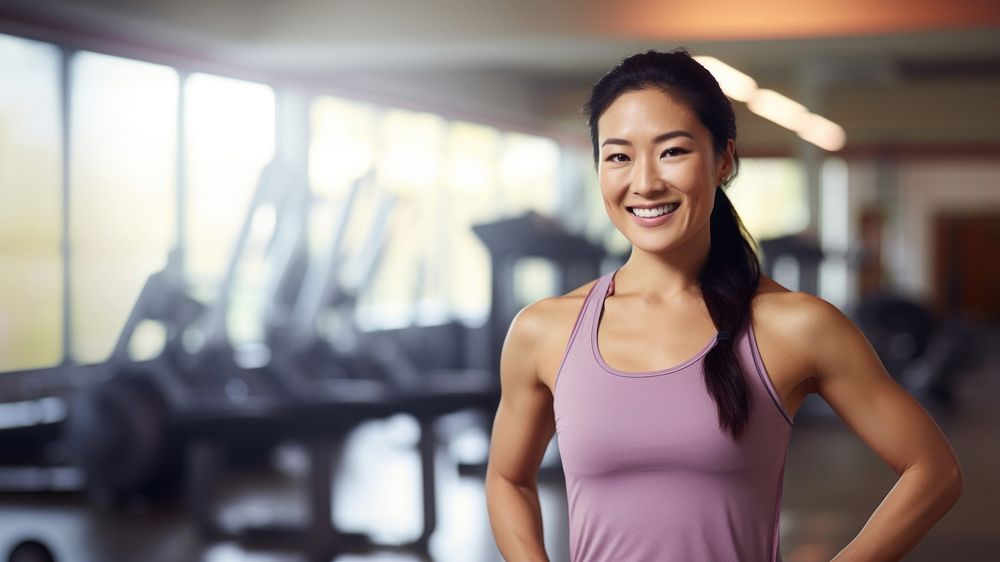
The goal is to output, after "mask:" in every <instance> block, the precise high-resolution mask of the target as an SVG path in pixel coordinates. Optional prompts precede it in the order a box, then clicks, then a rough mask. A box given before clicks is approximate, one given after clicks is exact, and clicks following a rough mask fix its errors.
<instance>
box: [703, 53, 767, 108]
mask: <svg viewBox="0 0 1000 562" xmlns="http://www.w3.org/2000/svg"><path fill="white" fill-rule="evenodd" d="M694 60H696V61H698V62H699V63H700V64H701V65H702V66H704V67H705V68H706V69H708V71H709V72H711V73H712V76H714V77H715V80H716V81H717V82H718V83H719V87H721V88H722V91H723V92H725V94H726V95H727V96H729V97H730V98H732V99H734V100H736V101H742V102H746V101H747V100H749V99H750V98H751V97H753V94H754V92H756V91H757V82H756V81H755V80H754V79H753V78H750V77H749V76H747V75H746V74H744V73H742V72H740V71H739V70H736V69H735V68H733V67H731V66H729V65H728V64H726V63H724V62H722V61H721V60H719V59H717V58H715V57H701V56H699V57H694Z"/></svg>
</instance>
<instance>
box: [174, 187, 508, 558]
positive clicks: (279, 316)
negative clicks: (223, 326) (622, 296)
mask: <svg viewBox="0 0 1000 562" xmlns="http://www.w3.org/2000/svg"><path fill="white" fill-rule="evenodd" d="M365 181H366V180H362V181H361V182H359V183H358V184H355V187H354V188H353V189H352V191H351V193H350V195H349V196H348V198H347V202H346V203H345V204H344V205H343V206H342V207H341V215H340V218H339V219H338V220H337V221H336V223H335V228H336V230H335V233H334V235H333V237H332V242H331V244H330V245H329V246H328V247H327V252H326V253H325V254H324V255H323V257H322V259H320V260H317V261H312V262H309V263H308V266H307V267H306V268H305V273H304V276H303V279H302V289H301V290H300V291H299V292H298V294H297V298H296V299H294V301H293V302H289V300H287V299H286V300H284V301H282V302H278V301H277V300H276V299H275V296H276V294H275V293H272V297H271V302H270V306H269V307H268V310H269V314H268V316H267V318H266V326H267V337H266V341H267V345H268V348H269V351H270V353H269V356H270V360H269V362H268V365H267V367H266V368H267V370H268V372H269V373H270V375H271V376H272V377H273V378H274V380H276V381H278V384H280V385H281V386H282V387H283V388H284V389H285V390H287V391H288V392H289V393H290V395H291V396H292V397H293V398H292V401H291V402H290V404H291V406H290V407H289V409H288V410H287V411H285V412H284V413H282V414H281V420H280V422H279V421H276V422H275V423H280V426H281V429H280V431H281V433H282V434H283V435H284V436H285V437H288V438H293V439H296V440H299V441H301V442H303V443H304V444H305V445H306V450H307V451H308V453H309V457H310V460H311V463H310V464H311V470H310V478H309V481H308V497H309V498H310V506H309V511H310V514H311V518H310V523H309V525H308V526H306V527H304V528H303V527H294V526H288V525H280V524H278V525H269V526H266V527H257V528H243V529H235V530H232V529H231V530H226V529H223V528H222V526H221V525H219V524H218V523H217V522H216V521H215V518H214V516H213V514H212V509H211V498H212V493H211V491H212V489H213V488H214V487H215V482H216V481H217V479H218V476H219V475H218V473H219V467H220V462H219V461H220V456H221V455H220V454H219V451H218V449H219V447H218V443H217V442H216V441H217V439H216V436H215V435H214V434H208V435H206V434H205V433H199V434H198V435H197V436H192V443H193V450H192V452H191V454H190V455H189V458H190V459H191V462H192V463H193V464H192V470H191V473H192V475H193V476H194V477H193V478H192V480H191V487H190V489H189V497H190V498H191V500H192V501H191V506H192V509H193V511H194V517H195V520H196V521H198V522H199V526H200V528H201V529H202V531H203V533H204V534H206V535H208V536H224V537H228V538H237V539H243V540H255V539H260V538H262V537H263V538H266V539H268V540H269V541H270V542H278V543H284V544H289V543H292V544H296V543H297V544H306V545H308V550H309V551H310V553H311V554H312V555H313V556H314V557H316V558H317V559H329V557H330V556H332V555H334V554H336V553H344V552H368V551H371V550H375V549H385V548H391V549H396V550H400V549H402V550H409V551H415V552H417V553H423V554H426V552H427V548H428V544H429V539H430V536H431V534H432V533H433V531H434V528H435V525H436V506H437V502H436V488H435V481H434V474H435V455H434V453H435V450H436V439H435V435H434V422H435V420H436V419H438V418H439V417H441V416H443V415H446V414H448V413H451V412H455V411H459V410H463V409H468V408H485V409H489V408H495V404H494V402H493V398H494V396H495V395H496V390H495V385H496V380H495V378H494V377H492V376H491V375H490V374H489V373H487V372H485V371H460V372H455V371H445V370H438V371H434V372H426V371H422V370H420V369H418V368H417V367H415V366H414V365H413V364H412V362H411V361H409V359H408V358H407V357H406V354H405V353H404V352H403V351H402V350H401V348H400V347H399V346H398V345H396V343H395V342H394V340H393V339H392V338H387V337H381V336H379V335H378V334H361V333H359V332H358V331H357V330H356V329H355V328H354V326H353V325H352V318H353V309H354V306H355V303H356V301H357V298H358V296H359V292H360V290H361V289H362V287H365V286H368V285H369V281H370V280H371V278H372V276H373V273H374V270H375V268H376V264H377V256H378V255H379V254H380V253H381V248H382V246H383V245H384V241H385V239H386V228H387V225H388V220H386V219H387V218H388V216H389V209H390V208H391V206H392V198H390V197H382V198H381V199H380V202H379V204H378V205H376V216H377V217H379V219H380V220H377V221H374V222H373V223H372V227H371V231H370V232H369V234H368V236H367V238H366V240H367V243H366V244H365V245H364V246H363V247H362V249H361V250H360V251H359V252H358V253H357V254H356V255H355V257H354V259H353V263H355V264H357V267H356V268H355V270H354V271H355V273H356V275H355V276H354V283H353V284H351V285H350V286H345V285H344V284H343V283H342V282H341V281H339V279H340V278H339V276H338V274H339V273H340V272H341V269H342V268H343V267H344V266H345V265H346V264H347V263H348V260H347V258H346V256H345V255H344V251H343V248H342V240H343V236H344V232H345V231H346V226H347V222H348V220H349V215H350V211H351V209H352V208H353V207H354V201H355V199H356V197H357V194H358V188H359V186H360V185H361V184H362V183H365ZM282 222H283V221H282ZM278 236H280V237H281V238H283V239H286V240H292V239H295V238H297V236H298V234H297V233H296V232H295V231H294V229H292V230H291V231H284V232H283V233H281V234H278ZM295 246H296V245H295V244H294V243H291V242H288V243H278V244H275V248H280V249H281V250H280V251H279V252H278V258H277V259H276V262H277V263H291V262H294V261H295V260H294V258H292V257H291V256H290V254H291V253H293V252H294V250H293V248H294V247H295ZM330 310H333V311H334V312H333V313H334V314H335V315H337V316H338V317H340V318H341V319H343V320H344V322H343V328H342V329H341V330H340V331H339V332H338V333H336V334H333V337H334V341H330V340H328V339H325V338H324V337H322V336H321V335H320V333H319V332H318V319H319V316H320V313H321V312H327V311H330ZM398 413H406V414H410V415H412V416H414V417H415V418H416V419H417V421H418V423H419V425H420V429H421V435H420V439H419V443H418V449H419V454H420V458H421V468H422V481H423V485H422V487H423V518H424V526H423V529H422V531H421V533H420V535H419V536H418V537H416V538H415V539H414V540H413V541H410V542H408V543H404V544H394V545H385V544H377V543H375V542H374V541H373V540H371V539H370V538H369V537H368V536H367V535H365V534H363V533H345V532H343V531H341V530H339V529H337V528H336V526H335V524H334V522H333V520H332V503H331V502H332V497H333V493H334V481H333V479H332V472H333V469H334V467H335V466H336V464H337V462H338V460H339V455H340V452H341V449H342V446H343V442H344V440H345V439H346V437H347V435H348V434H349V433H350V431H352V430H353V429H354V428H355V427H357V425H359V424H360V423H362V422H364V421H367V420H370V419H374V418H378V417H388V416H389V415H392V414H398Z"/></svg>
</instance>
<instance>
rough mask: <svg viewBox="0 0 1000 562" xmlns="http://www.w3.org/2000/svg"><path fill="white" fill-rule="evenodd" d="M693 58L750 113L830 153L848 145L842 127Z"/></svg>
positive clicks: (714, 62)
mask: <svg viewBox="0 0 1000 562" xmlns="http://www.w3.org/2000/svg"><path fill="white" fill-rule="evenodd" d="M694 59H695V60H696V61H698V63H699V64H701V65H702V66H704V67H705V68H706V69H708V71H709V72H711V73H712V76H714V77H715V80H716V81H717V82H718V83H719V87H720V88H722V91H723V93H725V94H726V95H727V96H729V97H730V98H732V99H734V100H736V101H741V102H744V103H746V104H747V108H748V109H749V110H750V111H752V112H754V113H756V114H757V115H760V116H761V117H763V118H764V119H767V120H769V121H772V122H774V123H777V124H778V125H781V126H782V127H784V128H786V129H789V130H792V131H795V132H796V133H798V135H799V137H800V138H801V139H802V140H804V141H807V142H810V143H812V144H814V145H816V146H818V147H820V148H822V149H823V150H828V151H830V152H835V151H837V150H840V149H841V148H843V147H844V144H845V143H846V142H847V134H846V133H845V132H844V128H843V127H841V126H840V125H838V124H836V123H834V122H833V121H830V120H829V119H827V118H825V117H822V116H819V115H816V114H815V113H810V112H809V110H808V109H807V108H806V106H804V105H802V104H801V103H799V102H797V101H795V100H793V99H790V98H788V97H786V96H783V95H781V94H779V93H778V92H775V91H774V90H768V89H766V88H758V87H757V82H756V81H755V80H754V79H753V78H751V77H750V76H748V75H746V74H744V73H742V72H740V71H739V70H736V69H735V68H733V67H731V66H729V65H728V64H726V63H724V62H722V61H720V60H719V59H717V58H715V57H705V56H697V57H694Z"/></svg>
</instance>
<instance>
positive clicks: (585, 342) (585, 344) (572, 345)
mask: <svg viewBox="0 0 1000 562" xmlns="http://www.w3.org/2000/svg"><path fill="white" fill-rule="evenodd" d="M614 273H615V272H614V271H611V272H608V273H606V274H604V275H602V276H600V277H598V278H597V281H596V282H595V283H594V284H593V286H591V288H590V292H588V293H587V297H586V298H585V299H584V301H583V305H582V306H581V307H580V311H579V313H578V314H577V319H576V324H575V325H574V326H573V332H572V334H571V335H570V338H569V342H568V343H567V346H566V355H567V356H569V355H574V354H577V353H586V354H587V355H586V356H587V357H589V356H590V354H591V350H590V347H591V341H590V333H591V331H592V330H593V326H594V322H595V321H596V316H597V311H598V310H600V304H601V301H602V299H603V298H604V297H606V296H607V295H608V294H609V293H611V292H613V283H614V280H613V276H614Z"/></svg>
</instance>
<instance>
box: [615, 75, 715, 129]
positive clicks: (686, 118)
mask: <svg viewBox="0 0 1000 562" xmlns="http://www.w3.org/2000/svg"><path fill="white" fill-rule="evenodd" d="M675 129H683V130H685V131H688V132H689V133H691V134H692V135H694V137H695V138H696V139H699V140H701V139H703V138H705V137H706V136H707V135H708V131H707V130H706V129H705V128H704V126H702V124H701V122H700V121H699V120H698V118H697V117H696V116H695V114H694V113H693V112H692V111H691V110H690V109H688V107H687V106H686V105H684V104H683V103H680V102H678V101H676V100H675V99H674V98H672V97H670V96H669V95H667V94H666V93H664V92H663V91H662V90H659V89H655V88H644V89H642V90H636V91H633V92H626V93H624V94H622V95H620V96H618V97H617V98H616V99H615V101H613V102H612V103H611V105H609V106H608V109H606V110H605V111H604V113H603V114H602V115H601V117H600V118H599V119H598V120H597V132H598V137H599V138H600V139H605V138H609V137H616V138H623V139H627V140H637V141H641V140H643V138H644V137H648V138H652V137H655V136H657V135H659V134H661V133H664V132H667V131H673V130H675Z"/></svg>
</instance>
